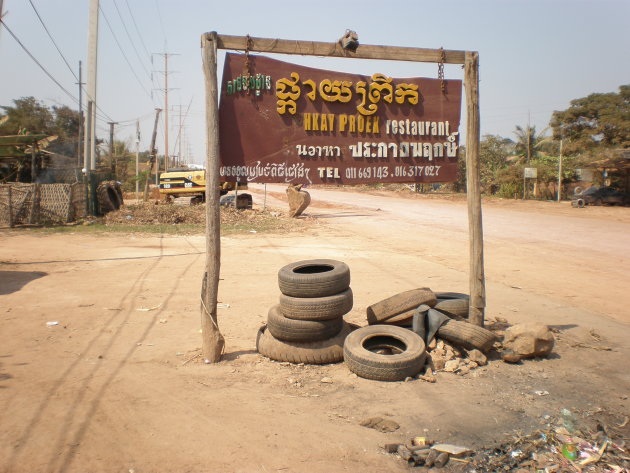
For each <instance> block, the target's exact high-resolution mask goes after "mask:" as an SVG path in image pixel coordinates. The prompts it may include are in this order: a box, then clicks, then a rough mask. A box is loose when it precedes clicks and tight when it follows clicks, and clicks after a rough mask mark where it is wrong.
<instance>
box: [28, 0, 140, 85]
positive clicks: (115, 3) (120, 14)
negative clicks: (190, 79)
mask: <svg viewBox="0 0 630 473" xmlns="http://www.w3.org/2000/svg"><path fill="white" fill-rule="evenodd" d="M29 1H31V0H29ZM114 7H116V12H118V16H119V17H120V22H121V23H122V25H123V28H124V29H125V33H127V38H129V42H130V43H131V47H132V48H133V50H134V51H135V53H136V57H137V58H138V62H139V63H140V66H142V69H144V72H145V73H146V74H147V76H149V78H150V77H151V74H150V73H149V70H148V69H147V68H146V66H145V65H144V63H143V62H142V58H141V57H140V53H138V49H137V48H136V45H135V43H134V41H133V39H132V38H131V34H129V30H128V29H127V25H126V23H125V20H124V18H123V16H122V13H120V9H119V8H118V3H117V2H116V0H114Z"/></svg>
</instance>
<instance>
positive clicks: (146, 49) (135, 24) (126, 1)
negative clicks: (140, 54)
mask: <svg viewBox="0 0 630 473" xmlns="http://www.w3.org/2000/svg"><path fill="white" fill-rule="evenodd" d="M125 3H126V4H127V10H129V15H130V16H131V21H132V22H133V26H134V28H135V29H136V33H137V34H138V38H140V43H141V44H142V47H143V48H144V52H145V53H147V56H148V57H151V53H149V50H148V48H147V45H146V44H145V43H144V39H142V35H141V34H140V30H139V29H138V24H137V23H136V18H135V17H134V15H133V12H132V11H131V7H130V6H129V0H125Z"/></svg>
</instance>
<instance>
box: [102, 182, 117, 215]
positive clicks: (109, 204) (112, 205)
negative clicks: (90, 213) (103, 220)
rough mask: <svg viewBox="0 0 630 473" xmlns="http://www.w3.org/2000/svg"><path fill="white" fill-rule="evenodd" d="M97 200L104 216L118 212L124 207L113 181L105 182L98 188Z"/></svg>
mask: <svg viewBox="0 0 630 473" xmlns="http://www.w3.org/2000/svg"><path fill="white" fill-rule="evenodd" d="M96 199H97V200H98V204H99V207H100V209H101V213H103V214H105V213H107V212H111V211H114V210H118V209H119V208H120V206H121V205H122V202H121V200H120V196H119V194H118V191H117V190H116V186H115V184H114V183H112V181H103V182H101V183H100V184H99V185H98V186H97V187H96Z"/></svg>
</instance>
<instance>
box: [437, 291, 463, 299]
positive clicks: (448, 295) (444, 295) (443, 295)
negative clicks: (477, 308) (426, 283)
mask: <svg viewBox="0 0 630 473" xmlns="http://www.w3.org/2000/svg"><path fill="white" fill-rule="evenodd" d="M435 297H437V298H438V299H470V296H469V295H468V294H464V293H463V292H436V293H435Z"/></svg>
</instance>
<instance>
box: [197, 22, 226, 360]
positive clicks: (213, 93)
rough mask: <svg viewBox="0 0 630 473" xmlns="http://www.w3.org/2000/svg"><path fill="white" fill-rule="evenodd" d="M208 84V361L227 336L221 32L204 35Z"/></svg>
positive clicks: (204, 315) (204, 304)
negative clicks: (222, 296) (222, 314)
mask: <svg viewBox="0 0 630 473" xmlns="http://www.w3.org/2000/svg"><path fill="white" fill-rule="evenodd" d="M201 48H202V56H203V71H204V75H205V83H206V127H207V138H206V271H205V274H204V280H203V284H202V292H201V331H202V339H203V345H202V351H203V358H204V360H205V362H206V363H216V362H218V361H219V360H220V359H221V355H222V354H223V347H224V346H225V339H224V338H223V336H222V335H221V332H220V331H219V325H218V323H217V294H218V291H219V270H220V267H221V240H220V226H221V221H220V217H221V214H220V210H219V152H220V151H219V101H218V91H217V34H216V32H212V33H208V34H204V35H202V37H201Z"/></svg>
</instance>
